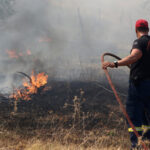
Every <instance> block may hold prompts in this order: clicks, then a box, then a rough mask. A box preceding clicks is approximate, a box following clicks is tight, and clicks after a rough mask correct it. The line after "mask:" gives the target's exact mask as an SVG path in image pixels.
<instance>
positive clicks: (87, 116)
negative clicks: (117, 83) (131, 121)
mask: <svg viewBox="0 0 150 150" xmlns="http://www.w3.org/2000/svg"><path fill="white" fill-rule="evenodd" d="M92 89H93V88H92ZM61 90H62V88H61ZM75 90H76V89H75ZM93 92H94V93H95V90H94V91H93ZM85 94H86V93H85V91H83V90H82V89H79V90H78V93H77V95H71V96H72V100H71V103H64V104H65V105H64V107H63V108H62V110H61V111H52V110H49V111H48V112H47V113H46V114H42V110H41V111H40V112H39V109H37V112H38V113H36V111H34V110H33V112H32V113H31V112H18V113H12V112H10V113H9V112H7V111H4V112H3V113H0V120H3V121H2V122H1V123H0V150H128V149H129V146H130V142H129V136H128V133H127V127H126V123H125V119H124V117H123V116H122V113H121V112H120V110H119V108H118V105H117V106H116V105H112V104H110V103H106V104H105V105H103V106H101V105H99V106H98V110H95V109H96V108H97V105H98V104H97V103H96V102H95V104H94V102H93V101H92V100H91V101H88V102H87V104H88V105H85V108H86V109H85V108H84V104H85V103H86V101H87V98H88V96H86V95H85ZM87 94H89V92H87ZM91 94H92V93H90V96H91ZM60 96H61V95H60ZM107 96H108V95H107ZM85 97H86V98H85ZM38 98H39V102H40V97H38ZM45 98H46V99H49V97H47V96H45ZM41 99H42V98H41ZM93 99H94V100H95V101H96V97H95V96H94V98H93ZM98 99H99V97H98ZM105 99H106V98H105ZM36 100H37V99H36ZM42 101H43V99H42ZM36 102H37V101H36ZM40 105H41V103H40ZM28 106H30V103H29V105H27V107H28ZM12 107H13V106H12ZM23 107H24V105H23ZM30 107H31V106H30ZM90 107H93V108H94V110H91V111H90ZM21 108H22V105H20V108H19V109H21ZM31 108H32V107H31ZM34 108H35V107H34ZM83 108H84V109H83Z"/></svg>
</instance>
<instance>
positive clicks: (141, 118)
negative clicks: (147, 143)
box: [126, 80, 150, 145]
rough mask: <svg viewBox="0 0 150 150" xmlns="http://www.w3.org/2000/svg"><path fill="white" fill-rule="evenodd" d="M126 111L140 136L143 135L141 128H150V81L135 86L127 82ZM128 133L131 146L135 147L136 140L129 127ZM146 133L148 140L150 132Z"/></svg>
mask: <svg viewBox="0 0 150 150" xmlns="http://www.w3.org/2000/svg"><path fill="white" fill-rule="evenodd" d="M126 110H127V113H128V115H129V117H130V119H131V121H132V123H133V124H134V126H135V127H136V130H137V131H138V133H139V134H140V135H142V133H143V127H147V128H150V126H149V125H150V122H149V118H150V80H143V81H140V82H139V83H138V84H136V85H135V84H134V83H132V81H130V82H129V90H128V98H127V102H126ZM143 125H144V126H143ZM129 132H130V140H131V143H132V145H136V144H137V142H138V140H137V138H136V136H135V134H134V132H133V131H132V128H131V127H130V126H129ZM147 133H148V134H147V135H145V136H146V138H148V139H150V132H147Z"/></svg>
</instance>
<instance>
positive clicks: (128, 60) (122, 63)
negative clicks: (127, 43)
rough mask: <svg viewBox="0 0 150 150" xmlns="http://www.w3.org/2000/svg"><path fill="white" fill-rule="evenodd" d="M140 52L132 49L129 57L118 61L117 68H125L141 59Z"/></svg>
mask: <svg viewBox="0 0 150 150" xmlns="http://www.w3.org/2000/svg"><path fill="white" fill-rule="evenodd" d="M142 55H143V54H142V51H141V50H139V49H132V52H131V54H130V55H129V56H127V57H124V58H123V59H121V60H119V61H118V66H126V65H130V64H133V63H134V62H136V61H137V60H139V59H140V58H141V57H142Z"/></svg>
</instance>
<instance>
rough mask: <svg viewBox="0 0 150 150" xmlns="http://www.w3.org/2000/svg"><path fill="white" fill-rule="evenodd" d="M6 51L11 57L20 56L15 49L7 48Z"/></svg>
mask: <svg viewBox="0 0 150 150" xmlns="http://www.w3.org/2000/svg"><path fill="white" fill-rule="evenodd" d="M6 52H7V54H8V55H9V57H10V58H18V57H19V56H18V54H17V53H16V51H15V50H6Z"/></svg>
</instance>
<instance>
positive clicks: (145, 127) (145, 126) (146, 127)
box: [142, 125, 150, 130]
mask: <svg viewBox="0 0 150 150" xmlns="http://www.w3.org/2000/svg"><path fill="white" fill-rule="evenodd" d="M142 129H143V130H144V129H150V126H149V125H142Z"/></svg>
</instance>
